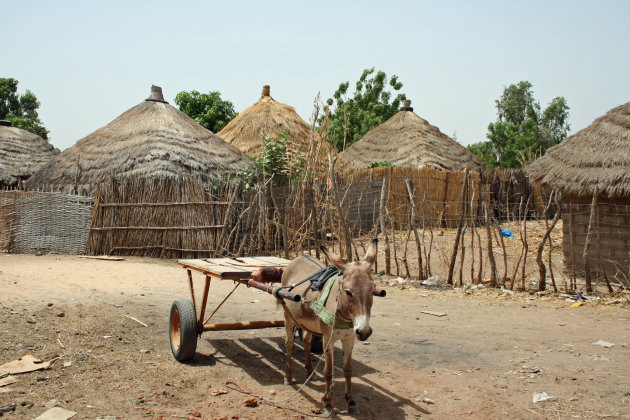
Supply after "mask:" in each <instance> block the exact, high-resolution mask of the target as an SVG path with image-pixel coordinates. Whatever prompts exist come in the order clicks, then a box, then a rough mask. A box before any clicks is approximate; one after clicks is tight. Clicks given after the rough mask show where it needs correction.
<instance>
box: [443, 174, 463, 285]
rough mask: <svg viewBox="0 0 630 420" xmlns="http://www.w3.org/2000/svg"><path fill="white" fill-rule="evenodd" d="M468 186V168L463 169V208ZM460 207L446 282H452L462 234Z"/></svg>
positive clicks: (450, 283)
mask: <svg viewBox="0 0 630 420" xmlns="http://www.w3.org/2000/svg"><path fill="white" fill-rule="evenodd" d="M467 186H468V168H466V169H464V185H463V187H462V199H461V203H462V206H463V207H464V208H465V206H466V190H467V189H468V188H467ZM464 208H462V212H461V216H460V218H459V222H458V224H457V233H456V235H455V241H454V242H453V252H452V253H451V262H450V264H449V267H448V277H447V279H446V284H449V285H452V284H453V272H454V271H455V259H456V258H457V247H458V246H459V240H460V236H461V234H462V226H463V224H464V223H463V222H464V213H465V209H464Z"/></svg>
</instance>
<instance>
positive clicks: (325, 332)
mask: <svg viewBox="0 0 630 420" xmlns="http://www.w3.org/2000/svg"><path fill="white" fill-rule="evenodd" d="M377 243H378V240H377V239H374V240H373V241H372V243H371V244H370V246H369V248H368V250H367V253H366V255H365V259H364V260H363V261H355V262H350V263H347V262H345V261H343V260H342V259H341V258H340V257H338V256H336V255H333V254H330V253H328V252H327V251H326V249H325V248H324V247H322V248H321V249H322V252H323V253H324V255H325V256H326V258H327V259H328V261H330V263H331V264H332V265H334V266H335V267H337V268H338V269H339V270H340V271H341V273H343V276H342V275H341V274H340V275H339V277H337V278H336V279H335V278H332V279H330V280H328V282H332V281H334V284H333V285H332V288H331V289H330V294H329V297H328V299H327V300H326V303H325V308H326V309H327V310H328V311H329V313H330V314H333V315H334V318H335V321H337V322H340V323H341V324H344V323H345V327H349V328H346V329H339V325H337V323H335V324H333V325H334V326H335V327H333V326H329V325H328V324H326V323H325V322H324V321H322V319H320V317H318V316H317V314H316V313H315V312H314V311H313V309H312V308H311V303H313V302H317V301H318V300H319V298H320V296H321V294H322V292H321V291H320V292H316V291H313V290H311V289H310V283H309V282H306V283H303V284H300V285H297V286H296V287H295V288H294V289H293V290H292V291H293V292H294V293H297V294H299V295H300V296H302V300H301V301H300V302H292V301H285V300H284V299H279V301H280V303H281V304H282V305H283V309H284V320H285V328H286V338H285V343H286V348H287V354H286V365H285V384H291V383H293V372H292V369H291V356H292V353H293V344H294V340H295V329H296V328H301V329H302V330H303V333H304V335H303V344H304V358H305V361H304V366H305V367H306V371H307V374H310V373H311V372H312V371H313V365H312V363H311V352H310V348H311V338H312V334H318V335H321V336H322V342H323V346H324V357H325V364H324V379H325V380H326V389H325V393H324V396H323V397H322V403H323V404H324V407H325V414H326V415H327V416H330V417H334V411H333V390H334V382H333V367H334V364H333V345H334V343H335V342H336V341H337V340H341V345H342V348H343V373H344V377H345V380H346V382H345V385H346V386H345V398H346V402H347V404H348V413H349V414H358V413H359V409H358V407H357V405H356V403H355V401H354V400H353V398H352V391H351V389H352V383H351V380H352V348H353V347H354V341H355V338H358V339H359V340H361V341H365V340H367V338H368V337H369V336H370V334H372V328H371V327H370V313H371V309H372V300H373V292H374V290H375V284H374V281H373V280H372V276H371V274H370V269H371V268H372V265H373V264H374V261H375V260H376V249H377ZM322 267H323V266H322V264H321V263H320V262H319V261H317V260H315V259H312V258H310V257H308V256H301V257H298V258H296V259H294V260H293V261H291V263H290V264H289V265H288V266H287V268H286V269H285V271H284V273H283V275H282V285H283V286H291V285H293V284H296V283H299V282H300V281H301V280H303V279H305V278H307V277H308V276H310V275H311V274H313V273H315V272H317V271H318V270H319V269H320V268H322Z"/></svg>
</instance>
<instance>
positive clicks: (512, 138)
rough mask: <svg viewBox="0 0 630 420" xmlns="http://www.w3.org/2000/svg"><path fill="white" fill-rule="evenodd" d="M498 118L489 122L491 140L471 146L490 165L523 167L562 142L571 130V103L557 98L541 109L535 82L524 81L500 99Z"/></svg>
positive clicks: (512, 86)
mask: <svg viewBox="0 0 630 420" xmlns="http://www.w3.org/2000/svg"><path fill="white" fill-rule="evenodd" d="M496 107H497V116H498V120H497V121H496V122H494V123H490V124H489V125H488V134H487V137H488V139H489V141H486V142H480V143H476V144H472V145H470V146H468V149H469V150H470V151H472V152H473V153H475V154H476V155H477V156H479V158H480V159H481V160H482V161H483V162H484V164H485V165H486V166H487V167H502V168H520V167H523V166H525V165H527V164H529V163H531V162H532V161H534V160H535V159H536V158H537V157H540V156H542V155H544V154H545V152H546V151H547V149H548V148H550V147H551V146H554V145H556V144H558V143H560V142H561V141H562V140H564V139H565V138H566V137H567V133H568V132H569V124H568V118H569V106H568V105H567V103H566V101H565V99H564V98H563V97H557V98H554V99H553V100H552V101H551V102H550V103H549V105H548V106H547V108H545V109H544V111H542V112H541V107H540V104H539V103H538V102H537V101H536V100H535V99H534V94H533V92H532V84H531V83H529V82H527V81H521V82H519V83H518V84H517V85H510V86H508V87H506V88H505V89H504V90H503V94H502V95H501V97H500V98H499V99H497V101H496Z"/></svg>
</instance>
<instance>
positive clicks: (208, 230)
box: [88, 178, 232, 258]
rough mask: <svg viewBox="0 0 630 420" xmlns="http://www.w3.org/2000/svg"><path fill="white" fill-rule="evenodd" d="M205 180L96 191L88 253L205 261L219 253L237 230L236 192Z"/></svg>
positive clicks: (131, 183)
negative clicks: (232, 213)
mask: <svg viewBox="0 0 630 420" xmlns="http://www.w3.org/2000/svg"><path fill="white" fill-rule="evenodd" d="M213 193H216V195H217V196H218V198H216V197H214V196H213V195H211V194H210V193H208V192H207V191H206V187H205V186H204V184H203V183H202V182H201V180H199V179H172V178H167V179H157V178H156V179H143V178H140V179H122V180H117V179H111V180H108V181H106V182H103V183H102V184H101V185H100V186H99V188H98V189H97V191H96V194H95V203H94V213H93V217H92V224H91V228H90V238H89V242H88V253H90V254H109V255H137V256H148V257H160V258H200V257H207V256H209V255H214V254H215V253H217V247H218V244H219V243H220V242H221V238H222V237H223V235H224V234H225V231H226V230H227V229H229V228H230V227H231V224H232V220H231V219H229V220H227V223H225V222H226V220H225V215H226V211H227V209H228V207H229V203H230V202H229V201H227V200H229V197H230V196H231V195H232V191H231V187H229V186H226V187H224V188H223V189H221V190H219V191H214V192H213Z"/></svg>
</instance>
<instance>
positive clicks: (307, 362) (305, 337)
mask: <svg viewBox="0 0 630 420" xmlns="http://www.w3.org/2000/svg"><path fill="white" fill-rule="evenodd" d="M312 338H313V334H311V333H310V332H308V331H306V330H303V334H302V344H304V367H305V368H306V374H307V375H310V374H311V372H313V362H312V361H311V339H312Z"/></svg>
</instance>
